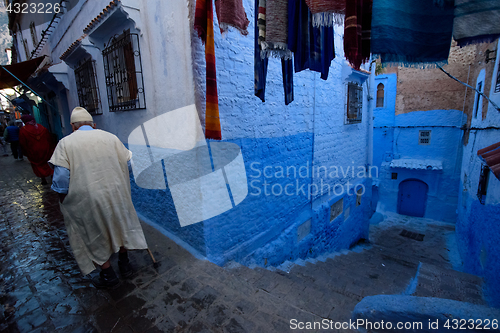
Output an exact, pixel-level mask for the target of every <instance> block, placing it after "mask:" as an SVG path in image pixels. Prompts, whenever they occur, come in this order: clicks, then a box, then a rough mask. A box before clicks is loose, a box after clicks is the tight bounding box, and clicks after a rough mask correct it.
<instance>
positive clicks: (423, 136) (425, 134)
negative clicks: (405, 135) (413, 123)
mask: <svg viewBox="0 0 500 333" xmlns="http://www.w3.org/2000/svg"><path fill="white" fill-rule="evenodd" d="M418 144H419V145H424V146H428V145H430V144H431V131H418Z"/></svg>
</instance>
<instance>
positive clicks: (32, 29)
mask: <svg viewBox="0 0 500 333" xmlns="http://www.w3.org/2000/svg"><path fill="white" fill-rule="evenodd" d="M30 33H31V41H32V42H33V47H35V48H36V47H37V45H38V37H37V35H36V27H35V22H31V23H30Z"/></svg>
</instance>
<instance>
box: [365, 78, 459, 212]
mask: <svg viewBox="0 0 500 333" xmlns="http://www.w3.org/2000/svg"><path fill="white" fill-rule="evenodd" d="M379 83H383V84H384V86H385V101H384V107H383V108H375V109H374V117H375V119H374V139H373V141H374V144H373V146H374V165H375V166H378V167H379V170H380V174H379V178H378V179H377V184H378V186H379V202H378V205H377V209H378V210H380V211H381V212H383V211H391V212H397V210H398V193H399V185H400V183H401V182H402V181H405V180H407V179H418V180H421V181H423V182H425V183H426V184H427V185H428V186H429V192H428V194H427V204H426V211H425V215H424V217H427V218H432V219H437V220H442V221H448V222H455V221H456V207H457V202H458V196H457V188H458V187H459V173H460V168H461V158H462V148H461V142H462V130H461V129H460V127H461V126H462V124H463V123H464V121H465V120H466V118H465V117H464V115H463V113H462V112H461V111H458V110H431V111H414V112H410V113H405V114H399V115H395V106H396V88H397V76H396V74H386V75H378V76H377V77H376V78H375V85H374V86H375V88H374V94H376V86H377V85H378V84H379ZM421 130H430V131H431V144H430V145H420V144H419V142H418V141H419V131H421ZM396 159H420V160H424V159H429V160H439V161H441V162H442V165H443V170H440V171H436V170H414V169H406V168H391V167H390V162H391V161H392V160H396ZM392 173H397V179H392Z"/></svg>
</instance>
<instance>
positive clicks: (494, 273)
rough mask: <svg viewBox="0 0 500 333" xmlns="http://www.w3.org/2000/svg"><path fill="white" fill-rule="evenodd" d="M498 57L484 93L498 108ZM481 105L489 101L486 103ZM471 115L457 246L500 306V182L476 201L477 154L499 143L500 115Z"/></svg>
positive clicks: (491, 111) (467, 266) (492, 182)
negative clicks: (496, 87)
mask: <svg viewBox="0 0 500 333" xmlns="http://www.w3.org/2000/svg"><path fill="white" fill-rule="evenodd" d="M497 46H498V44H497ZM499 56H500V52H499V50H498V47H497V55H496V61H495V66H494V67H493V66H491V67H490V68H494V71H493V73H491V74H492V75H491V76H489V75H488V76H489V77H491V78H492V79H491V80H492V84H491V85H489V87H490V90H489V91H485V92H484V93H485V94H487V95H488V96H489V98H490V99H491V100H492V101H493V102H494V103H496V104H497V105H498V104H499V103H500V93H495V92H494V88H495V84H494V83H495V80H496V77H497V75H498V73H497V71H498V66H499V64H500V58H499ZM484 75H485V74H484V71H479V75H478V78H476V80H479V79H482V80H484ZM481 76H482V78H481ZM472 82H474V81H472ZM476 84H477V82H476ZM481 103H483V104H484V103H486V102H485V101H484V100H483V101H482V102H481ZM481 103H480V104H481ZM473 111H475V110H473ZM472 113H473V116H472V119H471V127H472V130H471V131H470V134H469V138H468V141H467V144H466V145H465V146H464V147H463V162H462V171H461V178H460V189H459V192H460V196H459V204H458V219H457V225H456V232H457V244H458V247H459V251H460V255H461V257H462V260H463V263H464V270H465V271H467V272H469V273H472V274H477V275H480V276H483V277H484V279H485V282H486V284H485V291H486V296H487V298H488V301H489V303H490V305H492V306H495V307H500V242H499V235H500V180H498V179H497V178H496V177H495V176H494V175H493V174H492V173H490V176H489V177H490V178H489V182H488V186H487V193H486V199H485V202H484V205H483V204H481V203H480V202H479V200H478V198H477V190H478V185H479V177H480V173H481V166H482V164H483V163H482V161H481V160H480V158H479V157H478V156H477V151H478V150H479V149H482V148H485V147H487V146H489V145H492V144H494V143H497V142H499V141H500V132H499V130H498V126H499V124H500V112H498V111H497V110H496V109H494V108H493V107H492V106H491V104H489V103H488V106H487V114H486V117H485V119H483V117H482V116H481V112H478V115H477V116H476V112H472Z"/></svg>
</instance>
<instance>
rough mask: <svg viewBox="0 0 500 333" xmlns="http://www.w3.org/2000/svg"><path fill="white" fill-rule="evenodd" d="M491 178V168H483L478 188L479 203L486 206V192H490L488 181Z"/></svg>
mask: <svg viewBox="0 0 500 333" xmlns="http://www.w3.org/2000/svg"><path fill="white" fill-rule="evenodd" d="M489 178H490V168H489V167H488V166H487V165H483V166H482V167H481V174H480V175H479V186H478V187H477V198H478V199H479V202H480V203H481V204H483V205H484V203H485V201H486V192H487V190H488V180H489Z"/></svg>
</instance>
